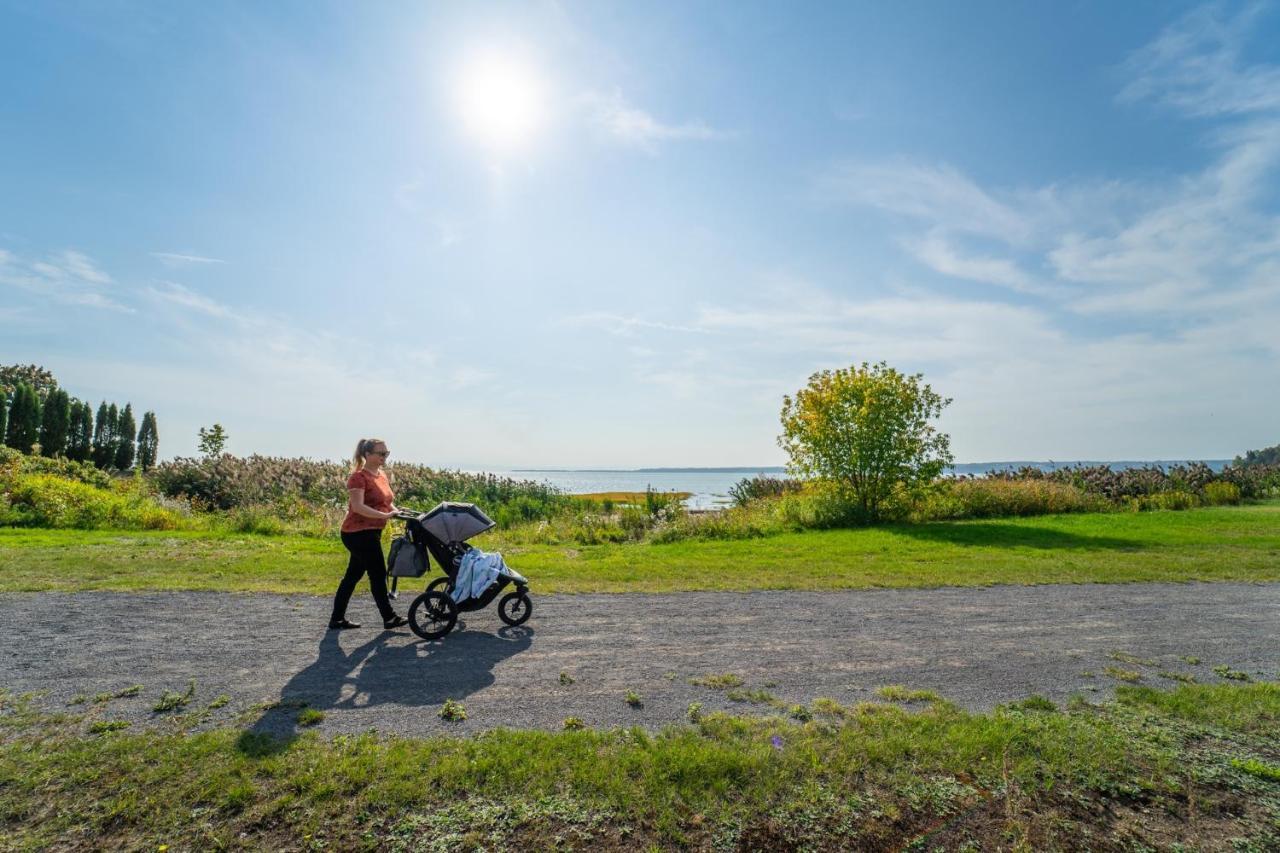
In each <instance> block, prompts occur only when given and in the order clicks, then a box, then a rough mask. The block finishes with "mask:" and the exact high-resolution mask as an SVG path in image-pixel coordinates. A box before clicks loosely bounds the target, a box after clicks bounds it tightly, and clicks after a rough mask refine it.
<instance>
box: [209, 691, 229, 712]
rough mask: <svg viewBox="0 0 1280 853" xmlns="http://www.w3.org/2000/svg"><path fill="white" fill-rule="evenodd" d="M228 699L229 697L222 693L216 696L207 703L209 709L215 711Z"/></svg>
mask: <svg viewBox="0 0 1280 853" xmlns="http://www.w3.org/2000/svg"><path fill="white" fill-rule="evenodd" d="M230 701H231V697H230V696H228V695H227V694H225V693H223V694H222V695H221V696H219V697H217V698H216V699H214V700H213V701H212V702H210V703H209V710H210V711H216V710H218V709H219V708H222V707H224V706H225V705H226V704H227V703H228V702H230Z"/></svg>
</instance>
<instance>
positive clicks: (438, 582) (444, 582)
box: [427, 575, 449, 594]
mask: <svg viewBox="0 0 1280 853" xmlns="http://www.w3.org/2000/svg"><path fill="white" fill-rule="evenodd" d="M432 590H439V591H440V592H443V593H446V594H447V593H448V592H449V576H448V575H444V576H443V577H438V578H436V579H435V580H433V581H432V582H431V583H429V584H427V592H431V591H432Z"/></svg>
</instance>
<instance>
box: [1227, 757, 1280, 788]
mask: <svg viewBox="0 0 1280 853" xmlns="http://www.w3.org/2000/svg"><path fill="white" fill-rule="evenodd" d="M1231 766H1232V767H1234V768H1235V769H1237V770H1243V771H1244V772H1245V773H1248V774H1249V775H1250V776H1257V777H1258V778H1259V779H1265V780H1267V781H1268V782H1280V767H1277V766H1276V765H1274V764H1267V763H1266V762H1265V761H1259V760H1258V759H1256V758H1248V759H1245V760H1243V761H1242V760H1240V759H1239V758H1233V759H1231Z"/></svg>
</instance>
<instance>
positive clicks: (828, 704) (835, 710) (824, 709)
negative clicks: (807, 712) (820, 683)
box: [813, 696, 847, 717]
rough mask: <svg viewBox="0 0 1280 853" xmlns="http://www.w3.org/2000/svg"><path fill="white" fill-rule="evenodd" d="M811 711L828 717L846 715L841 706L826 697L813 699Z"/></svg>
mask: <svg viewBox="0 0 1280 853" xmlns="http://www.w3.org/2000/svg"><path fill="white" fill-rule="evenodd" d="M813 710H815V711H817V712H818V713H819V714H826V715H827V716H830V717H843V716H844V715H845V714H846V713H847V712H846V710H845V707H844V706H843V705H841V704H840V703H839V702H837V701H836V700H834V699H831V698H829V697H827V696H819V697H818V698H817V699H814V700H813Z"/></svg>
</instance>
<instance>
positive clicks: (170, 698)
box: [151, 678, 196, 714]
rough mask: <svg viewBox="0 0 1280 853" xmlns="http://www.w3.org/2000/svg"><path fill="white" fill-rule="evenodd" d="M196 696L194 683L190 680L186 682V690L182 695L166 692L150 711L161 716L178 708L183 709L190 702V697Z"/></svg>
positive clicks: (193, 680)
mask: <svg viewBox="0 0 1280 853" xmlns="http://www.w3.org/2000/svg"><path fill="white" fill-rule="evenodd" d="M195 695H196V682H195V679H194V678H193V679H191V680H190V681H188V682H187V689H186V690H185V691H184V692H182V693H171V692H169V691H168V690H166V691H165V692H164V695H163V696H161V697H160V701H159V702H157V703H156V704H155V706H154V707H152V709H151V710H152V711H154V712H156V713H157V714H163V713H165V712H166V711H176V710H178V709H179V708H185V707H186V706H187V703H188V702H190V701H191V697H192V696H195Z"/></svg>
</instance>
